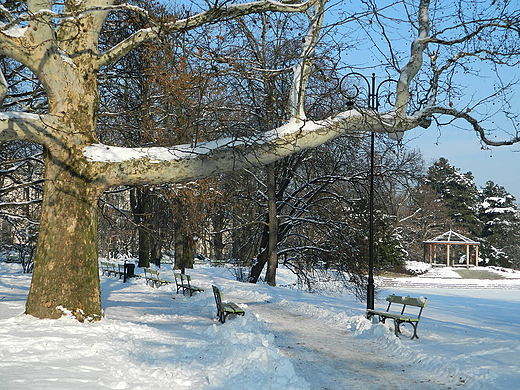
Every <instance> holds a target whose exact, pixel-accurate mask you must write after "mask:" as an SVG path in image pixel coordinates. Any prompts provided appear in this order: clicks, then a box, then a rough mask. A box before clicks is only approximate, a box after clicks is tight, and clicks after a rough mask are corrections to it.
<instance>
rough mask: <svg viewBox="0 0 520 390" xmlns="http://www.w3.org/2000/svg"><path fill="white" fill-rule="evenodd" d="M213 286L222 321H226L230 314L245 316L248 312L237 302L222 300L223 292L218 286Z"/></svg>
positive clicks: (218, 314) (219, 316)
mask: <svg viewBox="0 0 520 390" xmlns="http://www.w3.org/2000/svg"><path fill="white" fill-rule="evenodd" d="M212 287H213V295H214V296H215V302H216V304H217V317H218V320H219V321H220V322H222V323H224V322H226V317H227V316H228V315H230V314H234V315H239V316H243V315H244V314H246V312H245V311H244V310H242V309H241V308H240V307H238V305H237V304H236V303H233V302H222V292H221V291H220V290H219V289H218V287H216V286H212Z"/></svg>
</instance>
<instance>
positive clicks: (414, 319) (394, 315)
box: [366, 294, 428, 340]
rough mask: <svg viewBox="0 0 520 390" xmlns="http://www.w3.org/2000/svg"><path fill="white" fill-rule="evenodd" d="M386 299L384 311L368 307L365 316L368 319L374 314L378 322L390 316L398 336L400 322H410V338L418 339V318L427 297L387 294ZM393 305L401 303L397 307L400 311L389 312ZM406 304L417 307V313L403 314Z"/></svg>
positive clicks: (426, 301)
mask: <svg viewBox="0 0 520 390" xmlns="http://www.w3.org/2000/svg"><path fill="white" fill-rule="evenodd" d="M386 300H387V301H388V307H387V308H386V311H379V310H373V309H368V310H367V313H366V315H367V318H368V319H370V318H372V317H374V316H378V317H379V321H380V322H383V323H384V322H385V320H386V319H387V318H391V319H393V320H394V332H395V335H396V336H397V337H399V334H400V333H401V329H400V328H399V327H400V325H401V324H410V325H412V327H413V336H412V340H413V339H414V338H416V339H418V338H419V336H418V335H417V326H418V325H419V320H420V319H421V314H422V311H423V309H424V308H425V307H426V304H427V303H428V299H426V298H423V297H420V298H412V297H410V296H406V297H403V296H399V295H393V294H392V295H389V296H387V297H386ZM392 304H394V305H401V306H402V307H401V306H399V308H400V309H401V311H400V312H391V311H390V308H391V306H392ZM408 306H412V307H417V308H419V309H418V313H417V315H415V316H414V315H409V314H408V313H407V314H405V312H404V311H405V309H406V308H407V307H408Z"/></svg>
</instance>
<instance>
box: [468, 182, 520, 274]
mask: <svg viewBox="0 0 520 390" xmlns="http://www.w3.org/2000/svg"><path fill="white" fill-rule="evenodd" d="M478 206H479V207H478V217H479V219H480V220H481V221H482V223H483V228H482V232H481V234H480V237H481V240H482V247H481V257H482V258H484V259H485V261H486V263H487V264H489V265H500V266H503V267H517V266H518V265H519V261H518V260H517V259H519V254H520V245H519V244H518V242H520V211H519V210H518V208H517V205H516V204H515V197H514V196H513V195H511V194H510V193H509V192H507V191H506V189H505V188H504V187H502V186H499V185H497V184H495V183H493V182H492V181H488V182H487V183H486V186H485V187H484V188H483V189H482V192H481V194H480V202H479V205H478Z"/></svg>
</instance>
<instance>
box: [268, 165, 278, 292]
mask: <svg viewBox="0 0 520 390" xmlns="http://www.w3.org/2000/svg"><path fill="white" fill-rule="evenodd" d="M266 168H267V198H268V200H267V202H268V213H269V243H268V245H267V272H266V274H265V281H266V283H267V284H268V285H270V286H276V268H278V216H277V209H276V177H275V172H274V163H273V164H269V165H268V166H267V167H266Z"/></svg>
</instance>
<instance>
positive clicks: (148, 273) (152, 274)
mask: <svg viewBox="0 0 520 390" xmlns="http://www.w3.org/2000/svg"><path fill="white" fill-rule="evenodd" d="M144 274H145V275H146V276H147V277H149V278H154V279H159V271H156V270H154V269H151V268H145V269H144Z"/></svg>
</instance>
